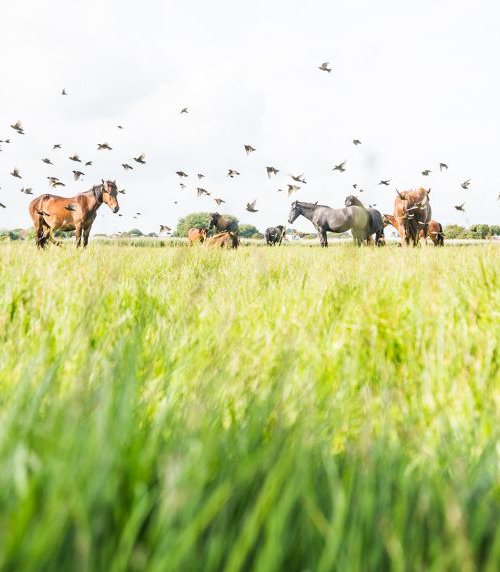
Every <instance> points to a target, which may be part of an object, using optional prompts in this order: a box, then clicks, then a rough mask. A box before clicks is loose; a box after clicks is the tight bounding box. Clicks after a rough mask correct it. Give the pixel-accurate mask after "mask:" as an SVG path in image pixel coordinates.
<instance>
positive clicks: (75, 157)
mask: <svg viewBox="0 0 500 572" xmlns="http://www.w3.org/2000/svg"><path fill="white" fill-rule="evenodd" d="M69 160H70V161H75V163H81V162H82V161H81V159H80V157H79V156H78V155H77V154H76V153H75V154H74V155H72V156H71V157H70V158H69Z"/></svg>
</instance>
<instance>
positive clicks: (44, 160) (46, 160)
mask: <svg viewBox="0 0 500 572" xmlns="http://www.w3.org/2000/svg"><path fill="white" fill-rule="evenodd" d="M42 163H45V164H46V165H52V164H53V163H52V161H51V160H50V159H47V157H45V159H42Z"/></svg>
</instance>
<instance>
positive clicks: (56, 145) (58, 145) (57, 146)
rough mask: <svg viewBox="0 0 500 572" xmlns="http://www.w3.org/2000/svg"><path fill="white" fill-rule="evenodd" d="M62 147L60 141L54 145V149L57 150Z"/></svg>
mask: <svg viewBox="0 0 500 572" xmlns="http://www.w3.org/2000/svg"><path fill="white" fill-rule="evenodd" d="M60 148H61V144H60V143H56V144H55V145H54V146H53V147H52V151H55V150H56V149H60Z"/></svg>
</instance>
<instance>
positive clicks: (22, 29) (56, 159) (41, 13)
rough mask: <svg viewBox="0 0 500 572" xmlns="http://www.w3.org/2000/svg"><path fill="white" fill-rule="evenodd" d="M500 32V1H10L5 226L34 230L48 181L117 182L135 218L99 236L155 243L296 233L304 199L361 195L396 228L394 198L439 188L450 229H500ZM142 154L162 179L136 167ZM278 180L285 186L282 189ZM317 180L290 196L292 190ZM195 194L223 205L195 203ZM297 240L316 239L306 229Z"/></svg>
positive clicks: (103, 222)
mask: <svg viewBox="0 0 500 572" xmlns="http://www.w3.org/2000/svg"><path fill="white" fill-rule="evenodd" d="M499 29H500V4H499V3H498V2H495V1H494V0H489V1H486V0H476V1H474V2H472V1H465V0H421V1H418V2H416V1H415V2H408V1H404V0H378V1H376V2H375V1H373V0H349V1H347V0H344V1H342V2H340V1H336V0H333V1H332V0H330V1H311V0H309V1H307V2H305V1H303V0H301V1H297V0H274V1H272V0H267V1H260V0H253V1H252V2H238V1H235V0H220V1H217V0H213V1H211V2H206V1H201V0H198V1H194V0H183V1H182V2H180V1H179V2H174V1H161V0H143V2H137V1H136V0H135V1H133V2H132V1H129V0H85V1H77V0H64V1H63V0H58V1H55V0H0V70H1V72H2V82H1V85H0V139H7V138H10V141H11V143H10V144H0V145H1V149H2V151H1V152H0V187H1V188H0V202H1V203H3V204H5V205H6V206H7V208H6V209H0V228H5V227H8V228H14V227H24V228H27V227H29V226H31V220H30V218H29V215H28V211H27V206H28V203H29V201H30V200H31V198H32V197H30V196H27V195H24V194H22V193H21V192H20V189H21V188H22V187H23V186H24V187H31V188H32V189H33V193H34V195H38V194H42V193H46V192H49V191H50V189H49V187H48V184H47V179H46V177H47V176H57V177H59V178H60V179H62V180H63V181H64V182H65V183H66V187H64V188H63V191H62V192H61V191H60V190H59V189H58V190H57V191H52V192H56V193H59V194H62V195H65V196H72V195H74V194H76V193H78V192H83V191H85V190H88V189H89V188H90V187H91V186H92V185H93V184H98V183H99V182H100V180H101V178H106V179H116V181H117V184H118V187H119V188H120V189H126V194H125V195H119V198H120V205H121V210H120V213H121V214H122V215H123V216H122V217H118V215H116V214H113V213H112V212H111V211H110V210H109V209H108V208H107V207H106V206H105V205H104V206H103V207H101V209H100V210H99V214H98V217H97V219H96V222H95V224H94V227H93V233H98V232H106V233H112V232H118V231H123V230H130V229H131V228H140V229H141V230H142V231H143V232H151V231H158V227H159V225H160V224H165V225H168V226H171V227H174V226H175V224H176V222H177V220H178V219H179V218H180V217H182V216H185V215H186V214H188V213H191V212H197V211H215V210H218V211H219V212H226V213H230V214H233V215H235V216H237V217H238V218H239V220H240V222H242V223H250V224H254V225H256V226H257V227H258V228H259V229H260V230H261V231H262V230H264V229H265V228H266V227H268V226H274V225H277V224H286V220H287V218H288V212H289V210H290V203H291V202H292V201H293V200H295V199H297V200H302V201H309V202H314V201H319V203H320V204H327V205H329V206H332V207H341V206H343V202H344V199H345V197H346V196H347V195H349V194H352V193H353V191H354V189H353V187H352V185H353V184H357V185H358V189H359V188H362V189H363V192H362V193H356V192H355V193H354V194H357V195H358V197H359V198H360V199H361V200H362V201H363V202H364V203H365V204H367V205H368V204H376V205H377V208H378V209H379V210H380V211H381V212H386V213H390V212H392V210H393V203H394V197H395V195H396V188H397V189H399V190H404V189H409V188H415V187H419V186H424V187H425V188H429V187H430V188H431V189H432V190H431V195H430V198H431V204H432V209H433V218H434V219H436V220H438V221H440V222H442V223H443V224H448V223H457V224H463V225H469V224H474V223H479V222H484V223H490V224H492V223H499V222H500V201H497V197H498V195H499V193H500V173H499V171H498V166H497V165H498V160H499V156H500V103H499V102H500V75H499V73H498V54H499V53H500V34H499V33H498V30H499ZM325 61H328V62H330V66H331V68H332V72H331V73H326V72H324V71H321V70H319V69H318V66H320V65H321V64H322V63H323V62H325ZM63 88H64V89H66V91H67V92H68V95H67V96H62V95H61V91H62V89H63ZM183 107H188V108H189V113H188V114H180V111H181V109H182V108H183ZM17 120H21V121H22V123H23V126H24V130H25V135H18V134H17V133H16V132H15V131H14V130H12V129H11V128H10V125H11V124H12V123H14V122H15V121H17ZM117 125H123V127H124V129H123V130H119V129H118V128H117ZM355 138H356V139H359V140H361V142H362V144H361V145H359V146H355V145H353V143H352V141H353V139H355ZM102 142H108V143H109V144H110V145H111V147H113V149H112V151H97V143H102ZM55 143H60V144H61V145H62V149H60V150H56V151H52V146H53V145H54V144H55ZM245 144H249V145H252V146H253V147H255V148H256V149H257V150H256V151H255V152H254V153H252V154H250V155H248V156H247V155H246V153H245V151H244V145H245ZM74 153H78V154H79V155H80V157H81V158H82V159H84V160H93V162H94V163H93V166H92V167H88V168H83V167H82V166H81V165H79V164H75V163H73V162H71V161H69V159H68V157H69V156H70V155H72V154H74ZM140 153H145V154H146V165H138V164H137V163H134V162H133V161H132V158H133V157H136V156H138V155H139V154H140ZM44 157H48V158H50V159H51V160H52V162H53V163H54V165H53V166H50V165H45V164H44V163H43V162H42V161H41V159H43V158H44ZM342 161H346V171H345V172H343V173H340V172H338V171H333V170H332V168H333V166H334V165H335V164H338V163H340V162H342ZM125 162H127V163H130V164H132V165H133V166H134V170H133V171H129V172H125V171H124V170H123V168H122V166H121V164H122V163H125ZM440 162H445V163H447V164H448V166H449V169H448V171H445V172H440V171H439V168H438V164H439V163H440ZM75 165H76V166H77V167H80V168H81V170H82V171H84V172H85V177H83V180H81V181H78V182H74V181H73V176H72V170H73V169H75ZM266 166H273V167H275V168H277V169H279V170H280V173H279V174H278V175H277V176H276V177H272V178H271V179H269V178H268V176H267V174H266V170H265V168H266ZM14 167H17V168H19V170H20V172H21V174H22V176H23V178H22V180H19V179H15V178H13V177H12V176H11V175H10V174H9V173H10V172H11V171H12V169H13V168H14ZM230 168H231V169H236V170H238V171H239V172H240V173H241V176H239V177H235V178H234V179H231V178H228V177H227V176H226V174H227V170H228V169H230ZM424 169H430V170H431V174H430V175H429V176H427V177H426V176H423V175H422V174H421V172H422V171H423V170H424ZM178 170H183V171H185V172H186V173H188V174H189V177H188V178H187V180H185V184H186V185H187V186H186V188H185V189H184V190H181V189H180V186H179V177H178V176H177V175H176V171H178ZM196 173H203V174H205V178H204V179H203V180H202V181H201V182H202V184H201V185H200V183H199V181H198V179H197V178H196ZM301 173H305V179H306V181H307V184H305V185H302V186H301V187H302V188H301V189H300V190H299V191H298V192H297V193H295V194H294V195H293V196H292V197H291V198H289V197H288V196H287V195H286V193H283V192H277V191H278V189H280V188H281V189H283V188H286V185H287V184H288V183H293V181H292V180H291V179H290V177H289V174H295V175H298V174H301ZM381 179H390V181H391V184H390V186H388V187H385V186H380V185H378V182H379V181H380V180H381ZM466 179H471V184H470V188H469V189H468V190H464V189H462V188H461V186H460V183H461V182H462V181H464V180H466ZM198 186H202V187H203V188H205V189H206V190H208V191H209V192H210V193H211V196H209V197H205V196H204V197H202V198H197V196H196V195H197V193H196V187H198ZM214 197H219V198H222V199H224V200H225V201H226V204H224V205H221V207H216V205H215V203H214V201H213V198H214ZM254 199H257V203H256V208H257V209H258V212H257V213H250V212H247V211H246V210H245V206H246V204H247V202H249V201H253V200H254ZM462 203H465V214H464V213H460V212H458V211H456V210H455V209H454V205H459V204H462ZM138 212H140V213H141V215H136V214H135V213H138ZM134 216H137V218H133V217H134ZM293 226H294V227H295V228H297V229H298V230H301V231H308V230H311V229H312V226H311V223H310V222H308V221H306V220H305V219H303V218H302V217H301V218H299V219H298V220H297V221H296V222H295V223H294V225H293Z"/></svg>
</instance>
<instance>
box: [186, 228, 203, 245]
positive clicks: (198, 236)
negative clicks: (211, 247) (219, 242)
mask: <svg viewBox="0 0 500 572" xmlns="http://www.w3.org/2000/svg"><path fill="white" fill-rule="evenodd" d="M206 238H207V231H206V230H205V229H204V228H190V229H189V231H188V240H189V244H190V245H191V246H192V245H193V244H194V243H195V242H200V243H203V242H205V240H206Z"/></svg>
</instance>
